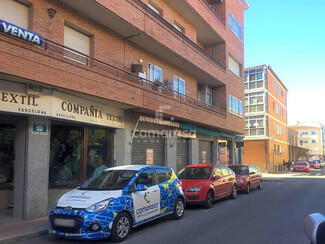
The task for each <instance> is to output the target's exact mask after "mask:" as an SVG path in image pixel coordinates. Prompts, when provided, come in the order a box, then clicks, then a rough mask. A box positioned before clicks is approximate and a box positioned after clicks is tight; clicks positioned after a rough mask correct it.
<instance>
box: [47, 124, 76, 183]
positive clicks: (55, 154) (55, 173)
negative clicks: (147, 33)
mask: <svg viewBox="0 0 325 244" xmlns="http://www.w3.org/2000/svg"><path fill="white" fill-rule="evenodd" d="M50 142H51V147H50V174H49V183H50V185H78V184H79V183H80V172H81V169H80V160H81V157H82V153H81V142H82V128H80V127H75V126H62V125H52V126H51V139H50Z"/></svg>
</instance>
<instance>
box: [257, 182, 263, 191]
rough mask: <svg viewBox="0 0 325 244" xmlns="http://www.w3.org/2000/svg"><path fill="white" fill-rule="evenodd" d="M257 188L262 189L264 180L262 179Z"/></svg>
mask: <svg viewBox="0 0 325 244" xmlns="http://www.w3.org/2000/svg"><path fill="white" fill-rule="evenodd" d="M257 189H259V190H261V189H262V181H261V180H260V183H258V186H257Z"/></svg>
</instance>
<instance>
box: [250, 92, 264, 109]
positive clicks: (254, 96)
mask: <svg viewBox="0 0 325 244" xmlns="http://www.w3.org/2000/svg"><path fill="white" fill-rule="evenodd" d="M245 105H246V106H247V109H246V110H247V111H246V112H248V113H254V112H264V111H265V94H264V92H253V93H247V94H245Z"/></svg>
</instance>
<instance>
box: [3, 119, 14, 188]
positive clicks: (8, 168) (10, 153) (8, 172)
mask: <svg viewBox="0 0 325 244" xmlns="http://www.w3.org/2000/svg"><path fill="white" fill-rule="evenodd" d="M10 135H12V136H10ZM13 135H16V129H15V127H11V126H3V125H2V126H1V127H0V186H8V187H12V186H13V180H14V161H15V154H14V153H15V150H14V146H15V140H14V136H13Z"/></svg>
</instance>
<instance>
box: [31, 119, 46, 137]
mask: <svg viewBox="0 0 325 244" xmlns="http://www.w3.org/2000/svg"><path fill="white" fill-rule="evenodd" d="M32 134H34V135H47V134H48V124H47V123H43V122H36V121H33V126H32Z"/></svg>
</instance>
